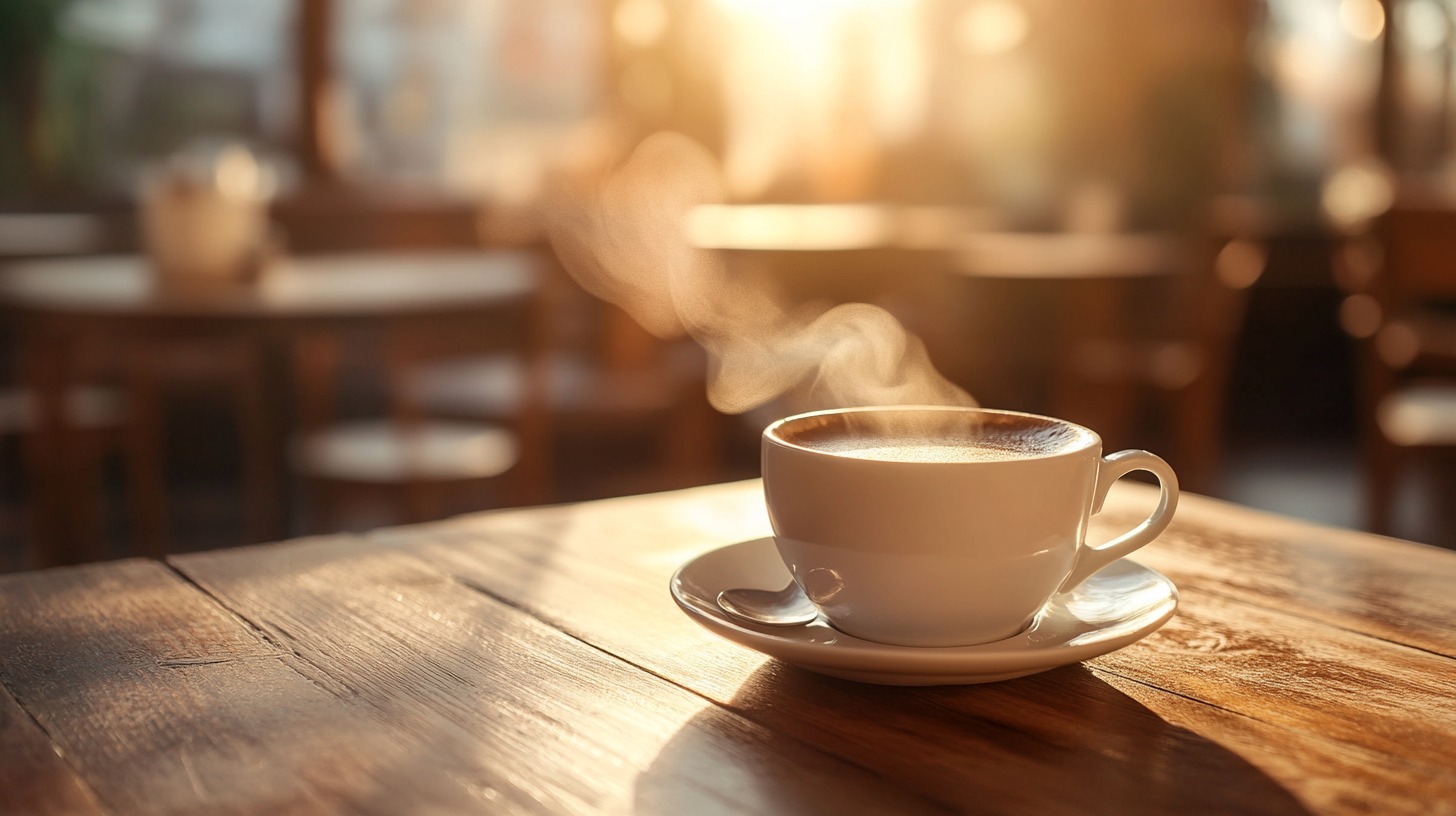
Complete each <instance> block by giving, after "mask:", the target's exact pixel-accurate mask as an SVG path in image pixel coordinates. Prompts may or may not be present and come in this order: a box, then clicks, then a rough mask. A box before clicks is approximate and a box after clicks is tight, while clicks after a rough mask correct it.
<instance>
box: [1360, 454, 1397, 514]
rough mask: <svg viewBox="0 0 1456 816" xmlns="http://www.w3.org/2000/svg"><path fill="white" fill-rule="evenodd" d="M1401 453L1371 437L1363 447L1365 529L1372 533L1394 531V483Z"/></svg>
mask: <svg viewBox="0 0 1456 816" xmlns="http://www.w3.org/2000/svg"><path fill="white" fill-rule="evenodd" d="M1400 458H1401V457H1400V454H1399V451H1397V450H1396V448H1395V446H1394V445H1392V444H1390V443H1389V442H1387V441H1385V440H1384V439H1380V440H1371V441H1369V442H1367V443H1366V446H1365V528H1366V529H1367V530H1369V531H1370V532H1372V533H1380V534H1381V535H1391V533H1392V531H1393V523H1392V522H1393V520H1394V504H1395V486H1396V479H1397V477H1398V475H1399V472H1398V471H1399V465H1400Z"/></svg>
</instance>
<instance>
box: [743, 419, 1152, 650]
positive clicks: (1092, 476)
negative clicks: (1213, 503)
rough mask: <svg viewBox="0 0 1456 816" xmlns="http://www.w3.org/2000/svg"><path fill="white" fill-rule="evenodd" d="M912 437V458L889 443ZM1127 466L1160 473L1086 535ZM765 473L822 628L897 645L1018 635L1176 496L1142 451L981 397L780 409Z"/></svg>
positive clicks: (779, 525) (785, 547) (779, 527)
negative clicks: (1105, 525) (966, 403)
mask: <svg viewBox="0 0 1456 816" xmlns="http://www.w3.org/2000/svg"><path fill="white" fill-rule="evenodd" d="M907 439H908V440H911V441H913V442H916V443H918V450H919V451H920V452H919V453H915V454H904V451H903V449H902V448H901V447H897V446H896V445H890V444H889V443H892V442H895V441H896V440H900V441H905V440H907ZM887 445H889V447H890V448H894V449H893V450H890V451H888V452H887V451H886V449H885V448H886V446H887ZM876 448H878V449H879V451H878V452H876V451H875V450H874V449H876ZM967 448H970V449H973V450H972V451H971V452H970V453H964V452H960V451H965V450H966V449H967ZM927 449H929V450H931V451H932V452H931V453H929V454H926V453H924V451H925V450H927ZM900 459H904V460H906V461H899V460H900ZM1134 470H1145V471H1148V472H1149V473H1152V474H1153V475H1154V476H1156V477H1157V479H1158V482H1159V484H1160V486H1161V495H1160V497H1159V500H1158V506H1157V508H1156V509H1155V510H1154V511H1153V512H1152V514H1151V515H1150V516H1148V517H1147V518H1146V519H1144V520H1143V521H1142V522H1141V523H1140V524H1138V525H1137V526H1135V527H1133V528H1132V529H1131V530H1128V531H1127V532H1125V533H1123V534H1122V535H1119V536H1117V537H1115V538H1113V539H1112V540H1111V541H1108V542H1106V543H1104V544H1100V545H1097V546H1089V545H1088V544H1086V542H1085V541H1084V536H1085V534H1086V531H1087V520H1088V518H1089V517H1090V516H1091V515H1092V514H1093V513H1096V512H1098V511H1100V510H1101V508H1102V502H1103V499H1105V498H1106V496H1107V491H1108V489H1109V488H1110V487H1112V483H1113V482H1115V481H1117V480H1118V479H1120V478H1121V477H1123V476H1124V475H1126V474H1127V473H1129V472H1131V471H1134ZM763 484H764V494H765V497H766V499H767V501H768V512H769V518H770V520H771V521H772V523H773V529H774V533H775V540H776V541H777V543H778V550H779V554H780V556H782V558H783V560H784V563H785V565H787V566H788V568H789V571H790V573H791V574H792V575H793V577H794V580H795V581H797V582H798V583H799V585H800V586H801V587H803V589H804V591H805V593H807V594H808V596H809V598H810V599H811V600H812V601H813V602H814V603H815V605H816V606H818V607H819V609H820V611H822V612H823V613H824V616H825V617H826V618H827V619H828V620H829V621H830V623H832V624H833V625H834V626H835V628H837V629H839V630H841V631H843V632H845V633H847V634H850V635H854V636H855V637H859V638H864V639H866V640H873V641H877V642H880V643H890V644H897V645H904V646H927V647H931V646H964V645H971V644H978V643H989V642H992V641H996V640H1001V639H1004V638H1008V637H1011V636H1012V635H1015V634H1016V633H1018V632H1020V631H1022V630H1023V629H1025V628H1026V627H1027V626H1029V625H1030V624H1031V622H1032V620H1033V619H1034V618H1035V616H1036V614H1037V612H1038V611H1040V609H1041V608H1042V607H1043V606H1044V605H1045V604H1046V602H1047V600H1048V599H1049V598H1050V597H1051V596H1052V595H1053V594H1055V593H1056V592H1058V591H1068V590H1071V589H1073V588H1075V587H1076V586H1077V585H1078V584H1080V583H1081V582H1082V581H1083V580H1085V579H1086V578H1087V577H1088V576H1090V575H1092V574H1093V573H1095V572H1096V571H1098V570H1099V569H1101V568H1102V567H1104V566H1106V565H1108V564H1110V563H1112V562H1113V561H1115V560H1117V559H1119V558H1122V557H1123V556H1125V555H1127V554H1128V553H1130V552H1132V551H1134V550H1136V549H1138V548H1139V547H1142V546H1143V545H1145V544H1147V543H1148V542H1150V541H1152V540H1153V539H1154V538H1156V537H1157V536H1158V534H1160V533H1161V532H1162V531H1163V530H1164V528H1166V527H1167V526H1168V522H1169V521H1171V520H1172V517H1173V511H1174V509H1175V508H1176V506H1177V504H1178V479H1177V477H1176V476H1175V475H1174V473H1173V469H1172V468H1170V467H1169V466H1168V463H1167V462H1164V461H1163V460H1162V459H1161V458H1159V457H1157V456H1154V455H1153V454H1151V453H1148V452H1147V451H1141V450H1126V451H1121V452H1119V453H1114V454H1112V455H1110V456H1103V455H1102V439H1101V438H1100V437H1099V436H1098V435H1097V434H1096V433H1094V432H1092V431H1091V430H1089V429H1087V428H1084V427H1082V426H1080V425H1074V424H1072V423H1070V422H1065V421H1063V420H1060V419H1053V418H1051V417H1042V416H1036V415H1034V414H1023V413H1017V412H1012V411H991V410H984V409H977V408H942V407H931V406H896V407H867V408H846V409H838V410H832V411H819V412H815V413H810V414H801V415H798V416H793V417H789V418H787V419H782V420H779V421H778V422H775V423H773V424H772V425H770V426H769V427H768V428H767V429H765V430H764V432H763Z"/></svg>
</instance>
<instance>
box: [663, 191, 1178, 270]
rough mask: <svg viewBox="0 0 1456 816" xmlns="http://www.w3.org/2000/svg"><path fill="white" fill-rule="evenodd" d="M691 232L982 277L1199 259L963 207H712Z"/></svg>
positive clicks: (1134, 240)
mask: <svg viewBox="0 0 1456 816" xmlns="http://www.w3.org/2000/svg"><path fill="white" fill-rule="evenodd" d="M686 231H687V236H688V240H689V241H691V242H692V244H693V245H695V246H698V247H702V248H704V249H721V250H732V251H740V252H776V253H788V254H791V255H792V254H799V253H824V252H831V253H843V252H856V251H867V250H869V251H873V250H895V251H901V252H913V253H916V255H915V259H914V261H913V263H910V264H908V266H909V267H911V268H923V269H932V270H936V271H939V272H946V273H950V274H954V275H965V276H969V277H978V278H1011V279H1070V280H1081V279H1088V278H1094V279H1108V278H1138V277H1148V276H1160V275H1168V274H1174V273H1178V272H1182V271H1185V270H1186V269H1188V268H1189V264H1190V262H1191V261H1192V260H1193V259H1194V258H1196V257H1198V256H1197V254H1196V253H1197V249H1196V243H1194V242H1191V241H1189V240H1188V238H1187V237H1186V236H1180V235H1177V234H1174V233H1157V232H1117V231H1105V230H1093V231H1071V230H1065V231H1050V230H1048V231H1030V230H1009V229H1006V227H1005V225H1004V224H1001V223H999V222H998V220H997V218H996V216H994V215H993V214H991V213H988V212H986V211H983V210H976V209H967V208H956V207H918V206H897V205H889V204H711V205H701V206H698V207H695V208H694V209H693V210H692V211H691V212H690V213H689V214H688V218H687V224H686ZM936 256H943V257H940V258H939V259H938V260H937V259H936ZM900 266H907V264H904V263H902V264H900Z"/></svg>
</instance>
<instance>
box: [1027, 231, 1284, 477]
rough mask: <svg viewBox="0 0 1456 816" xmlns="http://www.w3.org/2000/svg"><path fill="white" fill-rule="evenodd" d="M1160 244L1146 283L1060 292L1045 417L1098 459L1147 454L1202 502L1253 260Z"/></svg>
mask: <svg viewBox="0 0 1456 816" xmlns="http://www.w3.org/2000/svg"><path fill="white" fill-rule="evenodd" d="M1165 240H1166V241H1167V253H1166V257H1167V264H1168V266H1167V267H1166V268H1165V269H1164V270H1162V271H1161V272H1159V273H1157V274H1141V275H1118V274H1109V275H1106V276H1099V275H1089V276H1085V277H1082V278H1081V279H1075V280H1073V279H1069V280H1066V281H1065V282H1064V285H1065V287H1066V289H1065V291H1064V292H1063V298H1062V299H1063V302H1064V304H1065V305H1066V307H1067V308H1066V311H1065V312H1064V313H1063V315H1064V321H1063V323H1062V327H1061V332H1062V337H1061V340H1060V342H1059V343H1058V347H1059V349H1060V350H1059V352H1058V355H1057V360H1058V363H1057V365H1056V366H1055V370H1054V372H1053V384H1052V391H1053V393H1052V405H1053V407H1052V411H1053V413H1056V414H1058V415H1060V416H1064V417H1066V418H1068V419H1072V420H1074V421H1078V422H1082V423H1083V424H1086V425H1088V426H1089V427H1092V428H1094V429H1096V430H1097V431H1098V432H1099V433H1100V434H1101V435H1102V436H1103V438H1104V441H1105V443H1106V445H1107V446H1108V447H1109V448H1110V449H1114V450H1115V449H1117V448H1120V447H1130V446H1136V447H1151V446H1154V445H1156V446H1157V447H1156V448H1155V450H1157V451H1158V452H1159V453H1160V454H1162V455H1163V456H1164V457H1165V458H1167V459H1168V461H1169V462H1170V463H1171V464H1172V465H1173V466H1174V468H1175V469H1176V470H1177V472H1178V478H1179V480H1180V482H1181V483H1182V485H1183V487H1185V488H1186V489H1189V490H1193V491H1197V492H1213V491H1215V490H1216V488H1217V480H1218V476H1219V473H1220V464H1221V460H1222V454H1223V432H1224V417H1225V405H1226V401H1227V399H1226V398H1227V391H1228V383H1229V376H1230V372H1231V369H1232V363H1233V355H1234V352H1235V346H1236V343H1237V340H1238V336H1239V331H1240V329H1241V327H1242V325H1243V315H1244V307H1245V302H1246V300H1247V292H1248V289H1249V287H1250V286H1252V285H1253V284H1254V283H1255V282H1256V281H1257V280H1258V279H1259V277H1260V276H1261V275H1262V273H1263V270H1264V264H1265V252H1264V249H1263V247H1262V246H1261V245H1259V244H1258V243H1256V242H1252V241H1247V240H1214V239H1197V238H1182V237H1176V236H1169V237H1167V238H1166V239H1165ZM1154 428H1157V429H1159V430H1161V433H1160V434H1159V435H1158V436H1156V437H1153V436H1151V435H1150V434H1149V433H1148V432H1149V431H1150V430H1152V429H1154Z"/></svg>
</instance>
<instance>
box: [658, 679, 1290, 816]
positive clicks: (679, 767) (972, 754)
mask: <svg viewBox="0 0 1456 816" xmlns="http://www.w3.org/2000/svg"><path fill="white" fill-rule="evenodd" d="M728 709H729V710H731V712H733V713H734V714H736V715H739V716H725V712H724V711H723V710H722V709H721V708H719V707H718V706H709V707H708V708H706V709H705V710H704V711H703V712H701V713H699V714H698V715H697V716H696V717H695V718H694V720H693V721H692V722H690V723H688V724H685V726H684V727H683V728H682V729H680V730H679V731H678V732H677V733H676V734H675V735H674V736H673V738H672V739H671V740H670V741H669V742H668V743H666V744H665V745H664V746H663V748H662V750H661V751H660V752H659V753H658V755H657V757H656V759H655V760H654V761H653V763H652V765H651V766H650V767H649V768H648V769H647V770H646V771H645V772H644V773H643V774H642V775H641V776H640V777H639V779H638V781H637V787H636V791H635V794H636V797H637V800H638V805H639V809H641V810H644V811H645V810H658V809H663V810H666V811H668V812H698V811H699V810H700V809H701V807H702V805H703V802H702V801H698V800H697V798H698V797H699V796H700V794H701V789H698V790H696V791H695V786H692V785H686V786H685V785H683V784H682V780H683V779H684V778H685V777H687V778H692V775H693V774H698V775H702V774H714V775H718V774H723V775H730V776H733V777H738V778H747V779H751V784H752V786H753V790H752V796H753V801H752V802H751V804H752V806H753V807H754V808H756V809H762V810H765V811H779V810H781V811H785V812H796V813H828V812H831V811H832V812H843V807H844V804H843V802H842V801H838V800H839V799H840V798H841V797H840V796H839V795H837V794H841V793H843V792H845V791H849V790H852V789H853V788H854V787H855V786H861V787H865V788H866V789H865V790H861V791H858V792H854V793H852V794H851V795H853V796H855V797H858V798H859V800H860V804H861V805H863V806H861V807H858V808H856V809H855V810H856V811H857V812H876V811H879V812H888V811H893V812H897V813H899V812H973V813H1015V814H1023V813H1069V814H1070V813H1076V814H1084V813H1143V812H1188V813H1239V814H1305V813H1309V812H1310V810H1309V809H1308V808H1307V807H1305V805H1304V804H1303V803H1301V802H1300V801H1299V800H1298V799H1297V798H1296V797H1295V796H1294V795H1293V794H1292V793H1291V792H1290V791H1288V790H1286V789H1285V788H1284V787H1283V786H1281V785H1280V784H1279V783H1278V782H1277V781H1276V780H1274V779H1273V778H1271V777H1270V776H1268V775H1267V774H1266V773H1264V772H1263V771H1262V770H1260V769H1259V768H1258V767H1256V766H1254V765H1253V764H1251V763H1249V762H1248V761H1246V760H1244V759H1243V758H1242V757H1240V756H1238V755H1237V754H1235V753H1233V752H1232V751H1230V750H1228V749H1226V748H1224V747H1223V746H1221V745H1219V744H1218V743H1216V742H1214V741H1212V740H1210V739H1207V738H1205V737H1203V736H1201V735H1199V734H1198V733H1196V732H1194V731H1191V730H1188V729H1187V728H1183V727H1180V726H1176V725H1173V724H1171V723H1169V722H1167V721H1165V720H1164V719H1163V718H1162V717H1160V716H1159V715H1158V714H1156V713H1155V712H1154V711H1152V710H1151V709H1149V708H1147V707H1146V706H1144V705H1143V704H1142V703H1140V702H1138V701H1137V700H1135V699H1133V698H1132V697H1130V696H1128V695H1127V694H1125V693H1123V692H1122V691H1119V690H1118V689H1117V688H1115V687H1113V686H1112V685H1110V684H1109V683H1107V682H1106V681H1104V680H1102V679H1100V678H1099V677H1097V675H1095V674H1093V673H1092V672H1091V671H1090V670H1088V669H1087V668H1085V667H1084V666H1081V665H1076V666H1067V667H1063V668H1060V669H1056V670H1054V671H1050V672H1045V673H1042V674H1039V675H1033V676H1031V677H1025V678H1020V679H1017V680H1008V681H1004V682H1000V683H991V684H985V685H973V686H941V687H922V688H905V687H886V686H873V685H865V684H860V683H854V682H850V681H845V680H837V679H834V678H830V677H825V676H821V675H818V674H814V673H812V672H808V671H805V670H802V669H798V668H795V667H792V666H789V665H787V664H784V663H780V662H778V661H769V662H768V663H766V664H764V666H763V667H762V668H761V669H759V670H758V671H757V672H756V673H755V674H754V675H753V676H751V677H750V678H749V679H748V680H747V681H746V682H745V683H744V684H743V685H742V686H741V687H740V690H739V692H738V693H737V694H736V695H735V696H734V697H733V699H732V700H730V701H729V703H728ZM743 719H747V720H749V721H750V722H751V723H752V724H753V726H751V727H746V726H745V725H744V723H743V722H742V720H743ZM761 732H766V733H767V734H769V735H770V736H769V738H765V737H764V736H763V733H761ZM805 754H808V755H811V756H812V757H815V758H816V759H814V760H812V761H807V762H806V759H805ZM791 767H792V768H793V769H794V770H792V771H789V770H788V769H789V768H791ZM765 768H767V769H771V771H770V772H766V773H765V772H763V770H762V769H765ZM866 786H867V787H866ZM710 787H713V786H710ZM826 791H831V792H834V793H835V794H836V795H832V796H826ZM876 797H879V798H876ZM874 803H879V804H880V805H883V807H876V806H875V804H874Z"/></svg>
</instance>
